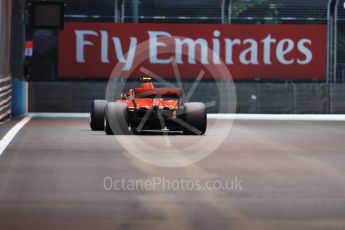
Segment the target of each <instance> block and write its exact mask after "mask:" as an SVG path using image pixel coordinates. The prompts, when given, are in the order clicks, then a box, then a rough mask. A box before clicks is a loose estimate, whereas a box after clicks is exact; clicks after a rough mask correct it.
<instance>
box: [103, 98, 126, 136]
mask: <svg viewBox="0 0 345 230" xmlns="http://www.w3.org/2000/svg"><path fill="white" fill-rule="evenodd" d="M105 116H106V118H105V120H106V124H105V132H106V134H107V135H114V134H115V135H125V134H128V127H129V126H128V106H127V104H125V103H121V102H109V103H107V105H106V107H105Z"/></svg>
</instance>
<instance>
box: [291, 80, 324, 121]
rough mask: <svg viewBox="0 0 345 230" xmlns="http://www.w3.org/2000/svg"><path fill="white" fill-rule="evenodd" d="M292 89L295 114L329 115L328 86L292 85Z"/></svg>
mask: <svg viewBox="0 0 345 230" xmlns="http://www.w3.org/2000/svg"><path fill="white" fill-rule="evenodd" d="M293 88H294V89H293V94H294V109H295V113H297V114H305V113H321V114H322V113H329V104H330V103H329V102H330V97H329V85H328V84H294V86H293Z"/></svg>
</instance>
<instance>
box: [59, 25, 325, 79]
mask: <svg viewBox="0 0 345 230" xmlns="http://www.w3.org/2000/svg"><path fill="white" fill-rule="evenodd" d="M326 39H327V38H326V26H324V25H223V24H146V23H144V24H131V23H123V24H120V23H66V24H65V29H64V30H63V31H62V32H60V36H59V76H60V77H92V78H96V77H109V76H110V75H111V73H112V70H113V69H114V67H115V66H116V65H117V64H120V65H121V71H123V74H124V75H128V76H133V77H138V76H141V75H143V74H142V73H140V70H139V69H140V68H141V67H145V68H146V69H148V70H150V71H152V72H154V73H155V74H157V75H159V76H162V77H174V70H173V68H172V65H173V63H176V65H177V67H178V69H179V70H180V74H181V77H183V78H195V77H196V76H197V74H198V72H199V71H200V69H204V68H205V67H207V66H210V65H212V66H215V67H217V66H221V65H225V66H226V68H227V69H228V70H229V72H230V73H231V75H232V77H233V78H234V79H254V78H261V79H318V80H324V79H325V75H326V50H327V49H326ZM143 47H144V48H143ZM168 50H169V52H168ZM143 55H144V56H143ZM205 77H211V76H210V73H209V72H207V71H206V72H205Z"/></svg>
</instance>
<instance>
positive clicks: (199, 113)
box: [183, 102, 207, 135]
mask: <svg viewBox="0 0 345 230" xmlns="http://www.w3.org/2000/svg"><path fill="white" fill-rule="evenodd" d="M184 122H185V123H186V124H187V125H184V127H183V134H185V135H203V134H205V132H206V128H207V115H206V109H205V105H204V104H203V103H200V102H189V103H185V104H184Z"/></svg>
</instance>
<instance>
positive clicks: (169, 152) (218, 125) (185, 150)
mask: <svg viewBox="0 0 345 230" xmlns="http://www.w3.org/2000/svg"><path fill="white" fill-rule="evenodd" d="M133 50H135V58H134V60H133V63H131V69H130V70H129V71H126V70H124V69H126V64H127V63H126V57H128V55H133V53H131V52H133ZM197 63H198V64H197ZM152 66H154V68H153V70H152V69H150V68H151V67H152ZM181 66H183V68H182V70H181V68H180V67H181ZM193 66H194V67H193ZM195 66H197V67H200V66H202V68H201V69H200V70H197V71H198V74H196V76H194V78H192V79H193V80H190V78H189V80H187V81H186V80H182V79H183V77H184V76H186V75H187V74H186V73H184V69H186V67H187V69H188V67H191V68H195ZM157 67H158V69H159V68H171V69H172V70H173V74H174V76H173V78H171V76H169V77H170V78H166V77H167V76H160V75H159V74H157V73H156V72H155V70H157ZM188 74H190V73H188ZM206 75H207V80H206V81H204V80H205V78H206V77H205V76H206ZM133 76H136V77H135V78H134V77H133ZM141 76H147V77H151V78H152V79H153V80H154V84H155V86H157V88H160V87H164V88H165V87H167V88H171V87H174V88H176V87H178V88H182V89H183V100H184V103H186V102H191V101H195V99H194V98H193V96H194V94H196V93H197V94H198V95H203V94H204V95H209V94H207V92H206V91H207V90H209V91H211V92H216V93H215V94H217V96H216V97H210V98H208V97H207V96H206V97H204V98H205V99H204V100H208V101H203V102H204V104H205V107H206V109H209V110H212V111H213V112H214V113H235V110H236V89H235V86H234V83H233V81H232V77H231V74H230V72H229V70H228V68H227V67H226V65H225V64H224V63H223V61H222V60H221V59H220V57H219V52H215V49H212V50H211V49H209V48H208V47H207V45H205V44H203V43H201V42H199V41H198V40H192V39H190V38H185V37H176V36H170V37H163V36H162V37H159V39H158V37H156V39H152V38H151V39H149V40H146V41H144V42H142V43H140V44H138V45H137V46H135V47H131V49H130V50H129V51H128V53H127V54H126V55H124V56H123V57H122V59H120V60H119V62H118V63H117V64H116V66H115V67H114V69H113V71H112V73H111V76H110V78H109V81H108V84H107V89H106V95H105V97H106V100H107V101H108V102H112V101H115V100H118V99H120V97H121V96H120V95H121V94H122V93H125V92H126V91H127V90H128V89H129V88H135V87H139V85H138V84H135V83H133V79H139V77H141ZM188 77H192V76H188ZM202 84H203V87H200V86H201V85H202ZM129 86H131V87H129ZM196 99H197V98H196ZM149 113H150V111H149V110H148V111H147V112H146V114H145V115H144V117H143V119H142V121H141V122H140V124H139V126H138V128H139V129H140V128H142V127H144V125H145V123H146V122H147V120H148V117H149ZM208 117H209V115H208ZM113 122H117V121H113ZM113 122H110V123H109V125H110V127H111V129H113V130H114V128H115V127H118V125H117V124H114V123H113ZM160 122H161V125H162V126H163V127H164V125H165V124H164V119H161V121H160ZM177 123H178V124H179V125H181V126H182V127H183V128H185V129H189V130H191V131H193V130H195V129H194V127H191V126H190V125H188V124H187V123H186V122H184V121H183V119H179V118H177ZM232 124H233V120H229V119H208V124H207V131H206V133H205V135H188V136H185V135H182V134H176V133H174V134H173V135H171V133H169V132H165V131H163V132H162V134H161V135H150V134H149V135H145V134H144V135H114V138H116V139H117V141H118V142H119V143H120V144H121V145H122V147H123V148H124V149H125V150H126V153H128V154H130V155H131V156H133V157H135V158H137V159H140V160H142V161H144V162H146V163H149V164H151V165H155V166H161V167H182V166H187V165H190V164H193V163H196V162H198V161H200V160H203V159H205V158H206V157H208V156H209V155H211V154H212V153H214V152H215V151H216V150H217V149H218V148H219V146H220V145H222V143H223V142H224V141H225V140H226V138H227V137H228V135H229V133H230V131H231V128H232Z"/></svg>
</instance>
